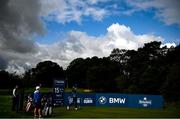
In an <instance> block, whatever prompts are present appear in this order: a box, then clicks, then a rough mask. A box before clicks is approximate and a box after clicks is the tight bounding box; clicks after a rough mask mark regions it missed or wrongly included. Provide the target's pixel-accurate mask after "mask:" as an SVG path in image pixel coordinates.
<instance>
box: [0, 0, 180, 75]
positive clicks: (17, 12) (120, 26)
mask: <svg viewBox="0 0 180 119" xmlns="http://www.w3.org/2000/svg"><path fill="white" fill-rule="evenodd" d="M179 6H180V1H179V0H1V1H0V70H7V71H9V72H12V73H13V72H16V73H17V74H22V73H23V72H25V71H27V70H28V69H30V68H33V67H35V66H36V65H37V63H39V62H42V61H46V60H51V61H53V62H56V63H58V64H59V65H60V66H62V67H63V68H64V69H66V68H67V66H68V65H69V63H70V62H71V61H72V60H73V59H75V58H80V57H81V58H87V57H93V56H98V57H107V56H109V55H110V53H111V51H112V50H113V49H114V48H119V49H133V50H137V49H138V48H139V47H143V45H144V43H148V42H151V41H161V42H162V44H163V45H167V46H168V47H170V46H177V45H179V44H180V12H179V11H180V7H179Z"/></svg>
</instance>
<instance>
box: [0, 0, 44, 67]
mask: <svg viewBox="0 0 180 119" xmlns="http://www.w3.org/2000/svg"><path fill="white" fill-rule="evenodd" d="M40 9H41V5H40V3H39V1H38V0H0V52H1V51H3V52H4V51H8V52H14V53H21V54H22V55H23V54H27V53H32V52H36V50H37V46H36V45H35V43H34V41H33V40H32V36H33V35H35V34H41V35H42V34H43V33H44V28H43V25H42V22H41V21H40ZM3 57H5V56H3V55H2V54H1V57H0V66H1V67H2V68H5V66H7V64H5V63H7V61H8V60H10V59H7V61H6V62H5V61H3ZM3 64H4V65H3Z"/></svg>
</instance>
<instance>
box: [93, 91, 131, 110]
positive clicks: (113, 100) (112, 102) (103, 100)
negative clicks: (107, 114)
mask: <svg viewBox="0 0 180 119" xmlns="http://www.w3.org/2000/svg"><path fill="white" fill-rule="evenodd" d="M96 105H97V106H121V107H127V106H128V95H125V94H115V93H114V94H107V93H99V94H96Z"/></svg>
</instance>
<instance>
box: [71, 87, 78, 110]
mask: <svg viewBox="0 0 180 119" xmlns="http://www.w3.org/2000/svg"><path fill="white" fill-rule="evenodd" d="M72 96H73V104H74V106H75V110H77V109H78V108H77V86H73V89H72Z"/></svg>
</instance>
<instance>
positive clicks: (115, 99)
mask: <svg viewBox="0 0 180 119" xmlns="http://www.w3.org/2000/svg"><path fill="white" fill-rule="evenodd" d="M77 97H78V98H77V103H78V105H80V106H107V107H110V106H111V107H131V108H162V107H163V97H162V96H160V95H131V94H119V93H78V94H77ZM72 102H73V98H72V93H65V95H64V104H65V105H70V104H71V103H72Z"/></svg>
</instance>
